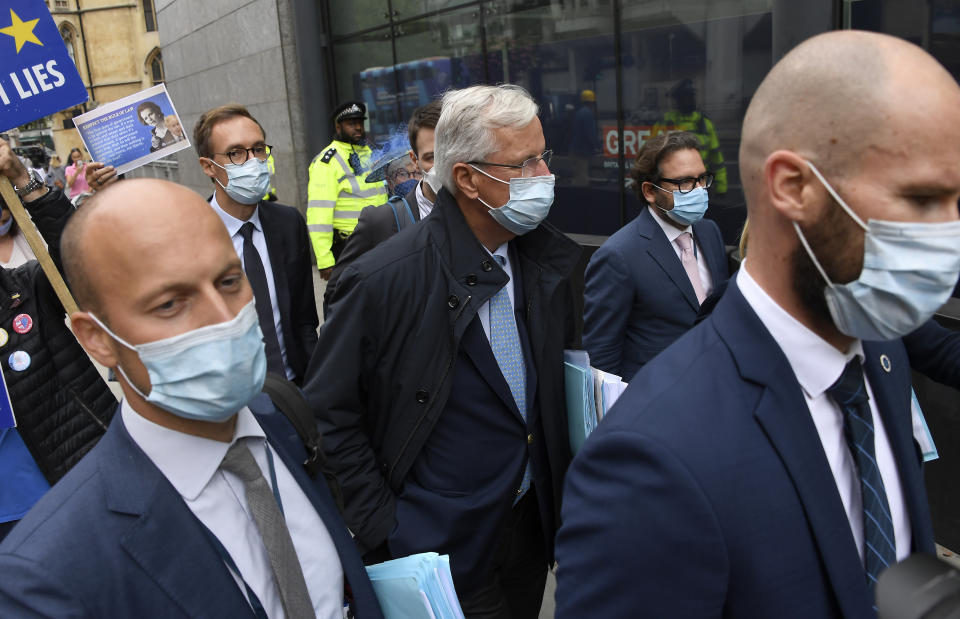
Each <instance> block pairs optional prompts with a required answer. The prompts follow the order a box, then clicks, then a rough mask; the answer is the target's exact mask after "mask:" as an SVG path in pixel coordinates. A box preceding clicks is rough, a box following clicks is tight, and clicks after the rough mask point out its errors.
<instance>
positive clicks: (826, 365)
mask: <svg viewBox="0 0 960 619" xmlns="http://www.w3.org/2000/svg"><path fill="white" fill-rule="evenodd" d="M737 287H738V288H739V289H740V292H741V293H743V297H744V298H745V299H746V300H747V303H749V304H750V307H752V308H753V311H755V312H756V313H757V316H759V317H760V321H761V322H762V323H763V326H764V327H766V328H767V331H769V332H770V334H771V335H772V336H773V339H774V340H776V342H777V344H778V345H779V346H780V349H781V350H782V351H783V354H784V355H785V356H786V357H787V361H788V362H789V363H790V367H791V368H792V369H793V373H794V375H796V377H797V382H799V383H800V387H801V388H802V390H803V397H804V399H805V400H806V402H807V407H808V408H809V409H810V416H811V417H812V418H813V423H814V425H815V426H816V428H817V434H819V435H820V442H821V444H822V445H823V452H824V454H825V455H826V457H827V462H829V464H830V470H831V471H832V472H833V478H834V480H835V481H836V483H837V490H838V491H839V493H840V500H841V501H843V508H844V510H846V512H847V520H849V521H850V529H851V530H852V532H853V539H854V541H855V542H856V544H857V550H858V551H859V552H860V560H861V561H862V560H863V503H862V499H861V492H860V477H859V475H858V474H857V467H856V464H855V462H854V459H853V454H851V453H850V448H849V447H848V446H847V441H846V438H844V434H843V412H842V411H841V410H840V407H839V406H837V404H836V403H835V402H834V401H833V398H831V397H830V396H829V395H828V394H827V389H828V388H829V387H830V386H831V385H833V383H835V382H836V381H837V379H838V378H840V374H842V373H843V370H844V368H845V367H846V365H847V363H849V361H850V360H851V359H853V357H854V356H857V357H860V360H861V362H862V361H863V345H862V344H861V343H860V340H857V341H855V342H854V343H853V345H851V346H850V350H848V351H847V352H846V353H842V352H840V351H839V350H837V349H836V348H834V347H833V346H832V345H830V344H829V343H827V341H826V340H824V339H823V338H821V337H820V336H819V335H817V334H816V333H814V332H813V331H811V330H810V329H808V328H807V327H805V326H804V325H803V324H801V323H800V322H799V321H798V320H797V319H795V318H794V317H793V316H791V315H790V314H788V313H787V312H786V310H784V309H783V308H782V307H780V306H779V305H777V303H776V302H775V301H774V300H773V299H771V298H770V296H769V295H767V293H766V292H764V290H763V289H762V288H761V287H760V285H759V284H758V283H757V282H756V280H754V279H753V278H752V277H750V273H749V272H748V271H747V261H744V263H743V264H742V265H741V266H740V271H739V272H738V273H737ZM863 378H864V382H865V383H866V386H867V395H868V396H869V398H870V399H869V403H870V412H871V413H872V415H873V429H874V443H875V454H876V457H877V466H878V468H879V469H880V477H881V478H882V479H883V485H884V488H885V489H886V494H887V502H888V503H889V505H890V514H891V516H892V519H893V530H894V536H895V537H896V540H895V541H896V546H897V560H898V561H899V560H901V559H904V558H906V557H907V556H908V555H909V554H910V545H911V542H912V539H913V538H912V533H911V528H910V518H909V517H908V515H907V512H906V507H905V505H904V501H903V489H902V487H901V485H900V475H899V474H898V473H897V464H896V461H895V460H894V458H893V451H892V450H891V448H890V441H889V440H888V439H887V431H886V429H885V428H884V426H883V420H882V419H881V417H880V415H879V413H878V412H877V406H876V400H875V398H874V397H873V390H872V389H871V388H870V380H869V379H867V376H866V373H864V376H863ZM906 412H907V411H904V413H906ZM811 457H815V455H813V454H811Z"/></svg>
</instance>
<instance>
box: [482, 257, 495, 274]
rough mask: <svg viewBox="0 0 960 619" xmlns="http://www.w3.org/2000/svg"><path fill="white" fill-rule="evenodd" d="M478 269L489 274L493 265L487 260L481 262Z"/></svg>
mask: <svg viewBox="0 0 960 619" xmlns="http://www.w3.org/2000/svg"><path fill="white" fill-rule="evenodd" d="M480 268H481V269H483V270H484V271H486V272H487V273H489V272H490V271H492V270H493V263H492V262H490V261H489V260H484V261H483V262H481V263H480Z"/></svg>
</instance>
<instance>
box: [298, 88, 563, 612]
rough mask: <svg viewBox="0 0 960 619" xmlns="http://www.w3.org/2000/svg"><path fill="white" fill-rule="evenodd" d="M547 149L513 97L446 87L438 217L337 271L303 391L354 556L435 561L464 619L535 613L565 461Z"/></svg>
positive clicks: (523, 100)
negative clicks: (446, 573) (437, 557)
mask: <svg viewBox="0 0 960 619" xmlns="http://www.w3.org/2000/svg"><path fill="white" fill-rule="evenodd" d="M545 146H546V145H545V143H544V137H543V130H542V128H541V126H540V120H539V119H538V118H537V105H536V103H535V102H534V101H533V99H532V98H531V97H530V95H529V94H528V93H527V92H526V91H525V90H524V89H522V88H520V87H517V86H511V85H502V86H496V87H494V86H475V87H472V88H466V89H463V90H458V91H451V92H448V93H447V94H446V95H445V96H444V98H443V112H442V114H441V116H440V120H439V122H438V124H437V127H436V149H435V162H436V168H437V170H436V171H437V173H438V177H439V178H440V179H441V180H442V182H443V189H441V190H440V192H439V193H438V195H437V201H436V205H435V207H434V210H433V212H432V214H431V216H430V217H428V218H425V219H424V220H423V222H421V223H420V225H418V226H411V227H409V228H405V229H404V230H402V231H401V232H400V233H399V234H397V235H396V236H394V237H392V238H391V239H389V240H388V241H386V242H385V243H383V244H382V245H380V246H378V247H377V248H376V249H374V250H372V251H370V252H368V253H366V254H364V255H363V256H362V257H361V258H360V259H358V260H357V261H356V262H355V263H353V264H351V265H350V266H348V267H347V268H346V269H344V271H343V274H342V275H341V278H340V282H339V284H338V286H337V290H336V292H335V293H334V295H333V297H332V299H331V311H330V319H329V320H328V321H327V322H326V323H325V324H324V325H323V328H322V329H321V332H320V342H319V345H318V347H317V349H316V353H315V354H314V357H313V359H312V361H311V363H310V367H309V370H308V376H307V381H306V384H305V391H306V394H307V397H308V399H309V400H310V402H311V405H312V406H313V407H314V410H315V411H316V414H317V419H318V422H319V426H320V430H321V432H322V433H323V437H324V448H325V451H326V453H327V457H328V464H329V465H330V467H331V468H332V469H333V471H334V473H335V474H336V476H337V478H338V480H339V482H340V484H341V486H342V489H343V495H344V501H345V515H346V519H347V523H348V525H349V526H350V528H351V530H352V531H353V532H354V533H355V534H356V539H357V541H358V542H359V544H360V545H361V547H362V548H363V549H364V550H365V551H366V552H367V555H366V557H365V559H366V560H367V561H378V560H383V559H386V558H390V557H401V556H405V555H409V554H412V553H416V552H424V551H436V552H440V553H448V554H449V555H450V564H451V569H452V571H453V577H454V582H455V584H456V588H457V593H458V594H459V595H460V601H461V605H462V606H463V609H464V612H465V614H466V616H467V617H471V618H474V617H513V618H514V619H522V618H525V617H536V616H537V614H538V612H539V609H540V604H541V598H542V595H543V586H544V582H545V579H546V571H547V566H548V564H549V563H550V562H552V561H553V537H554V533H555V531H556V527H557V526H558V524H559V511H558V510H559V506H560V490H561V487H562V482H563V476H564V473H565V471H566V468H567V465H568V463H569V460H570V449H569V438H568V433H567V421H566V414H565V409H566V407H565V405H564V394H563V374H562V372H563V349H564V347H565V345H567V346H569V345H573V344H575V343H576V340H577V337H578V336H577V333H576V324H577V322H576V320H575V316H574V304H573V297H572V291H571V286H570V282H569V277H570V274H571V272H572V271H573V269H574V267H575V266H576V263H577V260H578V257H579V252H580V249H579V247H578V246H577V245H576V244H575V243H573V242H572V241H570V240H569V239H567V238H566V237H565V236H564V235H563V234H561V233H560V232H559V231H557V230H556V229H555V228H554V227H552V226H551V225H549V224H547V223H544V222H543V220H544V218H545V217H546V215H547V213H548V212H549V209H550V206H551V204H552V203H553V183H554V178H553V175H551V174H550V170H549V168H548V164H549V161H550V154H551V153H550V151H549V150H545ZM340 304H343V305H344V306H349V308H350V311H349V312H338V311H336V307H337V306H338V305H340ZM385 308H402V310H401V311H389V310H387V311H385Z"/></svg>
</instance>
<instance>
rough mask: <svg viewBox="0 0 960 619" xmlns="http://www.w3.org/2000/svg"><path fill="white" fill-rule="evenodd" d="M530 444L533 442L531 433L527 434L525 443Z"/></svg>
mask: <svg viewBox="0 0 960 619" xmlns="http://www.w3.org/2000/svg"><path fill="white" fill-rule="evenodd" d="M532 444H533V434H528V435H527V445H532Z"/></svg>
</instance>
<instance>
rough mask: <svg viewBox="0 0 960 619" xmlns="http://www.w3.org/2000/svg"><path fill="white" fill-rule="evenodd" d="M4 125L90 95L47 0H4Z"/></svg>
mask: <svg viewBox="0 0 960 619" xmlns="http://www.w3.org/2000/svg"><path fill="white" fill-rule="evenodd" d="M0 67H2V68H0V131H6V130H7V129H12V128H14V127H19V126H20V125H23V124H26V123H28V122H30V121H32V120H36V119H38V118H43V117H44V116H49V115H50V114H53V113H54V112H59V111H60V110H64V109H66V108H68V107H72V106H74V105H77V104H79V103H83V102H84V101H86V100H87V89H86V88H85V87H84V85H83V80H82V79H80V74H79V73H77V67H76V66H75V65H74V64H73V61H72V60H71V59H70V56H69V55H68V54H67V48H66V46H65V45H64V44H63V39H62V38H61V37H60V31H59V30H57V25H56V24H55V23H54V22H53V17H51V16H50V11H49V10H47V6H46V4H44V2H43V0H0Z"/></svg>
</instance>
